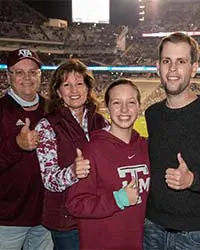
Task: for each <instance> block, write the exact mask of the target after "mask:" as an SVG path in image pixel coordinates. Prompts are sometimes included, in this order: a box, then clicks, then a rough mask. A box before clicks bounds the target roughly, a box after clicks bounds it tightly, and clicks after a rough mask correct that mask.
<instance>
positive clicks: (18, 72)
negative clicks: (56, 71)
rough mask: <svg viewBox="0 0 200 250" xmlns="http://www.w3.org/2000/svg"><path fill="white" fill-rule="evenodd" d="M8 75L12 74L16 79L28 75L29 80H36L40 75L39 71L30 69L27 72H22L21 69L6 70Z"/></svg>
mask: <svg viewBox="0 0 200 250" xmlns="http://www.w3.org/2000/svg"><path fill="white" fill-rule="evenodd" d="M8 72H9V73H11V74H13V75H14V77H16V78H24V77H25V76H26V75H28V76H29V77H31V78H36V77H38V76H39V75H40V74H41V70H40V69H30V70H28V71H26V72H25V71H24V70H22V69H17V70H13V71H11V70H8Z"/></svg>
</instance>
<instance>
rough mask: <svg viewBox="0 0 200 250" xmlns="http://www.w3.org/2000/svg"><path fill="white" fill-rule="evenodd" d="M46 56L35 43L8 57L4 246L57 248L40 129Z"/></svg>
mask: <svg viewBox="0 0 200 250" xmlns="http://www.w3.org/2000/svg"><path fill="white" fill-rule="evenodd" d="M40 68H41V62H40V59H39V58H38V56H37V55H36V54H35V53H34V52H32V51H30V50H29V49H17V50H14V51H12V52H11V53H10V54H9V56H8V60H7V76H8V82H9V84H10V87H9V89H8V92H7V94H6V95H5V96H4V97H3V98H1V99H0V250H5V249H13V250H20V249H22V248H23V250H26V249H33V250H51V249H53V246H52V241H51V237H50V233H49V232H48V231H47V230H46V229H45V228H44V227H42V226H41V225H40V224H41V217H42V208H43V192H44V189H43V183H42V180H41V175H40V168H39V164H38V161H37V156H36V152H35V148H36V147H37V146H38V143H39V135H38V133H37V132H36V131H35V130H34V127H35V125H36V124H37V122H38V121H39V120H40V119H41V118H42V117H43V115H44V99H43V98H42V97H40V96H39V95H38V94H37V91H38V89H39V86H40V83H41V70H40Z"/></svg>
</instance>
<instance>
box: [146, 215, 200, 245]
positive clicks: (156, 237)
mask: <svg viewBox="0 0 200 250" xmlns="http://www.w3.org/2000/svg"><path fill="white" fill-rule="evenodd" d="M143 247H144V250H175V249H176V250H199V249H200V231H190V232H186V231H175V230H169V229H167V230H166V229H165V228H164V227H162V226H160V225H157V224H155V223H153V222H151V221H150V220H147V219H145V227H144V244H143Z"/></svg>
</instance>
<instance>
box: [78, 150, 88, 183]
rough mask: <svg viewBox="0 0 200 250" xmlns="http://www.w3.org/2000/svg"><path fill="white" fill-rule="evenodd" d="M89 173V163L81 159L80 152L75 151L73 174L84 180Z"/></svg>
mask: <svg viewBox="0 0 200 250" xmlns="http://www.w3.org/2000/svg"><path fill="white" fill-rule="evenodd" d="M89 173H90V161H89V160H87V159H84V158H83V154H82V151H81V150H80V149H79V148H77V149H76V158H75V161H74V174H75V176H76V177H77V178H79V179H82V178H86V177H87V176H88V174H89Z"/></svg>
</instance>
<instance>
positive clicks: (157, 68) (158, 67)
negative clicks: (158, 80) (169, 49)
mask: <svg viewBox="0 0 200 250" xmlns="http://www.w3.org/2000/svg"><path fill="white" fill-rule="evenodd" d="M156 73H157V75H158V76H159V77H160V63H159V61H158V60H157V61H156Z"/></svg>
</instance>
